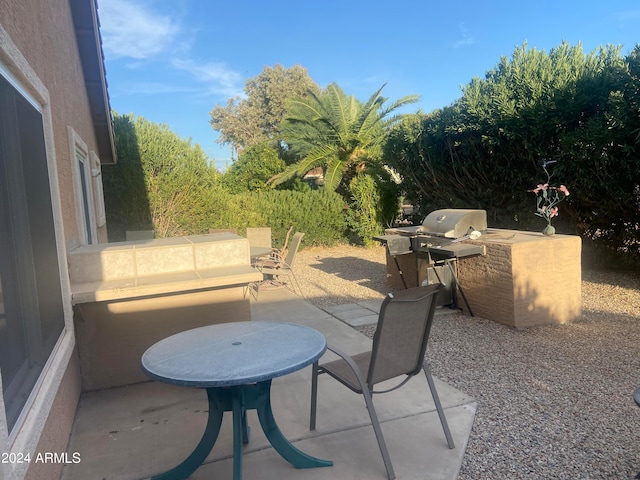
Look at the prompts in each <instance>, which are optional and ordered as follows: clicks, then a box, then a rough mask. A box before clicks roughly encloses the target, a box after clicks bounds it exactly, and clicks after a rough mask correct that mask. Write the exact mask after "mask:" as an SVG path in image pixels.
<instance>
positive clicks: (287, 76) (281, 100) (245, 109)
mask: <svg viewBox="0 0 640 480" xmlns="http://www.w3.org/2000/svg"><path fill="white" fill-rule="evenodd" d="M319 90H320V87H318V85H316V84H315V83H314V82H313V80H311V78H310V77H309V74H308V73H307V70H306V69H305V68H303V67H301V66H299V65H294V66H292V67H291V68H284V67H283V66H282V65H275V66H273V67H264V69H263V71H262V73H260V75H258V76H256V77H255V78H250V79H248V80H247V82H246V84H245V87H244V92H245V98H240V97H236V98H230V99H229V100H228V102H227V105H226V106H222V105H216V106H215V107H214V108H213V110H212V111H211V112H210V115H211V121H210V123H211V126H212V127H213V129H214V130H216V131H218V132H220V135H219V140H218V142H219V143H224V144H231V145H232V146H234V147H235V148H236V149H237V150H239V149H240V148H249V147H251V146H253V145H257V144H259V143H263V142H273V143H279V141H280V138H281V137H280V121H281V120H282V118H283V116H284V113H285V103H286V101H287V99H288V98H291V97H300V96H305V95H307V92H309V91H314V92H317V91H319Z"/></svg>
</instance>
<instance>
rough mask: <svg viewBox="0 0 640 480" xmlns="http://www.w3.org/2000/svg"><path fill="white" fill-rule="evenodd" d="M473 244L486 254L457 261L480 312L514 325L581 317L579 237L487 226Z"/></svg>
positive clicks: (460, 275) (461, 278) (470, 297)
mask: <svg viewBox="0 0 640 480" xmlns="http://www.w3.org/2000/svg"><path fill="white" fill-rule="evenodd" d="M468 242H469V243H472V244H476V245H484V246H485V248H486V253H487V254H486V256H475V257H468V258H461V259H459V261H458V279H459V281H460V284H461V286H462V288H463V289H464V293H465V294H466V296H467V300H468V301H469V304H470V306H471V309H472V310H473V313H474V314H475V315H476V316H479V317H483V318H487V319H490V320H494V321H497V322H500V323H504V324H506V325H509V326H512V327H528V326H533V325H543V324H549V323H566V322H570V321H573V320H577V319H579V318H580V317H581V315H582V297H581V281H582V278H581V277H582V269H581V249H582V240H581V239H580V237H578V236H574V235H559V234H556V235H552V236H545V235H542V234H541V233H536V232H527V231H521V230H500V229H488V230H487V232H486V233H485V234H483V235H482V237H480V238H479V239H478V240H468ZM458 303H459V305H460V306H463V305H464V302H458Z"/></svg>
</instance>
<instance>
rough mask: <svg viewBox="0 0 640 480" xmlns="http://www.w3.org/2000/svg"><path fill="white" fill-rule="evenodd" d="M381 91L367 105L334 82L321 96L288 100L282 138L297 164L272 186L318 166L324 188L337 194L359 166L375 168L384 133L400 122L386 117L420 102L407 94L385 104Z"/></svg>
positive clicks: (414, 96) (395, 117) (279, 177)
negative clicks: (295, 157) (322, 177)
mask: <svg viewBox="0 0 640 480" xmlns="http://www.w3.org/2000/svg"><path fill="white" fill-rule="evenodd" d="M383 88H384V85H383V86H382V87H380V88H379V89H378V90H377V91H376V92H374V93H373V94H372V95H371V97H370V98H369V99H368V100H367V102H366V103H363V102H360V101H359V100H357V99H356V98H355V97H354V96H348V95H347V94H346V93H345V92H344V91H343V90H342V89H341V88H340V87H339V86H338V85H337V84H336V83H332V84H330V85H329V86H327V88H326V89H325V90H324V91H323V92H322V93H321V94H315V93H310V94H309V95H308V96H306V97H303V98H292V99H290V100H289V101H288V102H287V113H286V116H285V118H284V120H283V121H282V125H281V134H282V138H283V140H284V141H285V142H286V144H287V145H288V146H289V148H290V151H291V152H292V153H293V154H294V155H296V156H297V161H296V162H295V163H293V164H291V165H289V166H288V167H287V168H286V170H285V171H284V172H282V173H281V174H280V175H278V176H277V177H275V178H274V180H273V184H274V185H279V184H281V183H282V182H284V181H286V180H289V179H291V178H293V177H296V176H300V177H301V176H303V175H305V174H306V173H307V172H309V171H310V170H313V169H315V168H318V167H322V170H323V173H324V184H325V188H328V189H330V190H337V189H338V187H339V186H341V183H342V186H343V187H345V186H347V185H348V184H349V182H350V181H351V178H352V177H353V176H354V175H355V173H356V172H357V171H358V170H359V169H361V168H362V167H364V166H369V165H371V164H374V165H375V164H379V162H380V156H381V153H382V145H383V144H384V140H385V135H386V134H387V132H388V131H389V129H390V128H391V127H392V126H393V125H394V124H395V123H396V122H397V121H398V118H399V117H397V116H393V115H391V113H393V112H394V111H395V110H397V109H398V108H400V107H402V106H404V105H407V104H410V103H414V102H416V101H417V100H418V98H419V97H418V96H417V95H408V96H406V97H403V98H401V99H399V100H396V101H394V102H392V103H391V104H389V105H385V104H386V102H387V100H388V99H387V98H385V97H383V96H382V89H383Z"/></svg>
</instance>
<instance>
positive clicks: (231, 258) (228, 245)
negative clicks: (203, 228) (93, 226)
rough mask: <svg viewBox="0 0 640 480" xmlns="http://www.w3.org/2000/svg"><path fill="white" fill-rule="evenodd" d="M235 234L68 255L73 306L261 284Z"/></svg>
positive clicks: (110, 245)
mask: <svg viewBox="0 0 640 480" xmlns="http://www.w3.org/2000/svg"><path fill="white" fill-rule="evenodd" d="M250 263H251V262H250V258H249V243H248V240H247V239H246V238H243V237H240V236H238V235H235V234H232V233H218V234H211V235H195V236H188V237H173V238H162V239H156V240H143V241H133V242H118V243H103V244H97V245H89V246H85V247H80V248H77V249H75V250H73V251H71V252H70V253H69V277H70V279H71V294H72V302H73V304H74V305H75V304H78V303H87V302H96V301H109V300H122V299H127V298H137V297H143V296H148V295H162V294H169V293H176V292H184V291H189V290H199V289H206V288H216V287H224V286H235V285H247V284H249V283H251V282H255V281H259V280H261V279H262V275H261V274H260V272H259V271H258V270H256V269H254V268H252V267H251V265H250Z"/></svg>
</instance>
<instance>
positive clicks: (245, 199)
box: [235, 189, 346, 246]
mask: <svg viewBox="0 0 640 480" xmlns="http://www.w3.org/2000/svg"><path fill="white" fill-rule="evenodd" d="M235 198H236V199H237V200H239V201H240V203H242V204H243V205H245V206H247V207H250V209H251V211H252V212H254V214H255V216H254V218H252V219H251V221H250V222H247V223H246V224H245V225H243V227H246V226H269V227H271V231H272V236H273V242H274V245H275V246H278V245H282V244H283V243H284V239H285V236H286V233H287V230H288V229H289V227H291V226H293V227H294V232H295V231H300V232H304V233H305V237H304V239H303V245H335V244H337V243H341V242H344V241H345V240H346V224H345V220H344V208H345V205H344V201H343V199H342V197H341V196H340V195H338V194H336V193H334V192H330V191H326V190H324V189H319V190H309V191H307V192H297V191H292V190H270V191H261V192H254V193H246V194H239V195H236V196H235ZM254 222H256V223H254Z"/></svg>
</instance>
